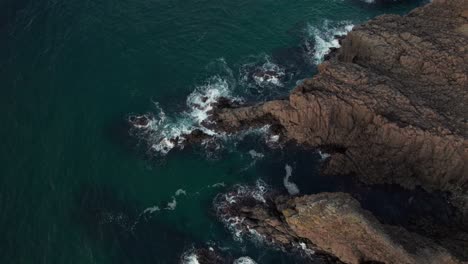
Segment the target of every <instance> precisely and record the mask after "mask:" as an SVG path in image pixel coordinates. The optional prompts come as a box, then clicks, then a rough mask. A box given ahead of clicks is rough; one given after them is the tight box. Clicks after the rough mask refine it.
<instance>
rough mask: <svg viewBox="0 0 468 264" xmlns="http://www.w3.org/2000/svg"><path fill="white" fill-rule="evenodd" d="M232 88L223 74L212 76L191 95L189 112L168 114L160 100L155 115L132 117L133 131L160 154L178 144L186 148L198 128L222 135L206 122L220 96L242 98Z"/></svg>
mask: <svg viewBox="0 0 468 264" xmlns="http://www.w3.org/2000/svg"><path fill="white" fill-rule="evenodd" d="M230 89H231V87H230V84H229V82H228V81H227V80H226V79H224V78H222V77H220V76H214V77H212V78H209V79H208V80H207V81H206V83H205V84H203V85H201V86H198V87H196V89H195V90H194V91H193V92H192V93H191V94H189V95H188V97H187V100H186V106H187V110H186V111H183V112H181V113H178V114H176V115H173V116H168V115H167V114H166V113H165V111H164V110H163V109H162V108H161V107H160V105H159V103H155V111H154V112H155V114H145V115H139V116H135V115H134V116H130V118H129V121H130V123H131V124H132V125H133V129H132V132H133V134H136V135H137V136H138V137H139V138H141V139H143V140H145V141H147V142H148V144H149V145H150V149H151V150H153V151H154V152H155V153H158V154H161V155H165V154H167V153H168V152H170V151H171V150H172V149H174V148H176V147H178V148H183V147H184V142H185V140H186V136H187V135H189V134H190V133H191V132H193V131H194V130H197V129H198V130H200V131H202V132H203V133H205V134H207V135H210V136H214V137H217V136H218V137H222V136H223V135H220V134H217V133H216V132H215V131H213V130H211V129H209V128H207V127H206V126H204V125H203V123H204V122H206V120H207V119H208V117H209V116H210V113H209V112H210V111H211V110H213V107H214V105H215V104H216V103H217V102H218V100H219V99H220V98H221V97H225V98H229V100H231V101H241V99H240V98H238V97H234V96H233V95H232V93H231V90H230Z"/></svg>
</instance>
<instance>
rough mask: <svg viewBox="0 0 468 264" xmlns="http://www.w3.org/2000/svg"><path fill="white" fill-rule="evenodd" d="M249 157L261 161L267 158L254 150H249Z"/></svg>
mask: <svg viewBox="0 0 468 264" xmlns="http://www.w3.org/2000/svg"><path fill="white" fill-rule="evenodd" d="M249 155H250V157H252V159H261V158H263V157H265V155H264V154H263V153H260V152H257V151H255V150H254V149H251V150H249Z"/></svg>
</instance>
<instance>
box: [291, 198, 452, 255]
mask: <svg viewBox="0 0 468 264" xmlns="http://www.w3.org/2000/svg"><path fill="white" fill-rule="evenodd" d="M287 206H288V208H290V210H294V211H295V212H296V213H295V214H292V215H290V214H286V215H284V217H285V222H286V223H287V225H288V226H289V228H291V229H292V230H293V231H294V233H295V234H296V235H297V236H299V237H301V238H306V239H308V240H309V241H311V242H312V243H313V244H315V245H316V246H317V247H318V248H320V249H322V250H324V251H327V252H330V253H331V254H333V255H335V256H337V257H338V258H339V259H340V260H342V261H344V262H346V263H362V262H370V261H378V262H384V263H428V264H429V263H434V264H435V263H459V261H458V260H456V259H455V258H454V257H453V256H452V255H451V254H450V253H449V252H448V251H447V250H446V249H444V248H442V247H440V246H438V245H436V244H435V243H433V242H432V241H430V240H429V239H427V238H424V237H422V236H419V235H417V234H414V233H409V232H408V231H406V230H405V229H403V228H400V227H393V226H386V225H382V224H380V223H379V222H378V221H377V220H376V218H375V217H374V216H373V215H372V214H370V213H369V212H368V211H365V210H363V209H362V208H361V207H360V204H359V202H358V201H356V200H355V199H354V198H352V197H351V196H350V195H348V194H345V193H321V194H317V195H310V196H303V197H298V198H293V199H291V200H289V201H288V205H287ZM283 211H284V210H283ZM288 215H289V216H288Z"/></svg>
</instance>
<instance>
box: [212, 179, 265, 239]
mask: <svg viewBox="0 0 468 264" xmlns="http://www.w3.org/2000/svg"><path fill="white" fill-rule="evenodd" d="M267 191H268V186H267V185H266V183H265V182H264V181H262V180H257V181H256V183H255V185H254V186H251V185H249V186H247V185H236V186H235V187H234V190H232V191H230V192H228V193H225V194H220V195H218V196H217V197H216V198H215V205H214V206H215V208H216V211H217V214H218V216H219V218H220V219H221V221H222V222H223V223H224V224H225V225H226V227H227V228H228V229H229V230H230V231H231V232H232V234H233V238H234V239H235V240H238V241H242V237H243V235H245V234H248V235H250V236H251V237H255V238H258V239H260V235H259V234H258V233H257V235H258V236H256V234H254V230H245V229H243V228H242V223H243V221H244V218H243V217H239V216H232V215H230V213H229V212H230V210H231V208H232V206H235V204H236V203H238V202H239V201H242V200H244V199H252V198H253V199H255V200H256V201H257V202H261V203H266V198H265V194H266V193H267ZM246 231H247V233H245V232H246Z"/></svg>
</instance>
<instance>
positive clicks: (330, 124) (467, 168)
mask: <svg viewBox="0 0 468 264" xmlns="http://www.w3.org/2000/svg"><path fill="white" fill-rule="evenodd" d="M341 44H342V47H341V48H340V49H338V50H336V51H333V54H330V56H329V59H328V60H327V61H325V62H324V63H322V64H321V65H319V67H318V69H319V73H318V74H317V75H316V76H314V77H313V78H312V79H309V80H305V81H304V82H303V83H302V84H301V85H299V86H298V87H296V88H295V89H294V91H293V92H292V93H291V94H290V96H289V99H288V100H275V101H269V102H266V103H262V104H258V105H253V106H244V107H237V108H221V109H217V110H216V111H215V112H214V113H213V120H214V121H216V126H217V128H218V129H220V130H224V131H227V132H231V133H234V132H236V131H239V130H242V129H244V128H246V127H251V126H260V125H265V124H270V125H273V126H274V128H275V130H276V131H279V132H278V133H280V135H281V136H282V139H283V140H284V141H295V142H297V143H298V144H300V145H303V146H307V147H316V148H323V149H326V150H327V151H329V152H331V154H332V155H331V157H330V159H329V160H328V162H327V164H326V166H325V167H324V169H323V173H324V174H353V175H356V176H357V177H359V179H360V180H361V181H363V182H365V183H369V184H374V183H389V184H400V185H402V186H404V187H407V188H414V187H415V186H422V187H423V188H425V189H426V190H428V191H434V190H440V191H447V192H450V193H452V194H453V202H454V203H455V204H456V205H457V206H458V207H459V208H468V206H467V205H468V198H467V197H468V195H467V192H468V141H467V136H468V1H465V0H450V1H448V0H447V1H444V0H435V1H433V3H430V4H428V5H426V6H424V7H421V8H417V9H415V10H414V11H412V12H411V13H409V14H408V15H406V16H403V17H401V16H397V15H383V16H380V17H377V18H375V19H373V20H371V21H369V22H368V23H365V24H363V25H361V26H357V27H356V28H355V29H354V30H353V31H352V32H350V33H349V34H348V36H347V37H346V38H344V39H343V40H342V41H341ZM464 213H465V214H468V210H464ZM466 216H467V215H465V221H466V219H468V217H466ZM467 225H468V224H467Z"/></svg>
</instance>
